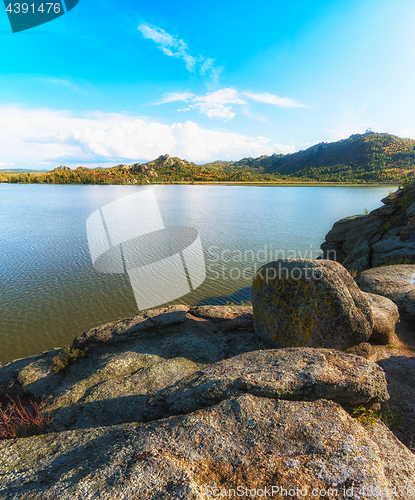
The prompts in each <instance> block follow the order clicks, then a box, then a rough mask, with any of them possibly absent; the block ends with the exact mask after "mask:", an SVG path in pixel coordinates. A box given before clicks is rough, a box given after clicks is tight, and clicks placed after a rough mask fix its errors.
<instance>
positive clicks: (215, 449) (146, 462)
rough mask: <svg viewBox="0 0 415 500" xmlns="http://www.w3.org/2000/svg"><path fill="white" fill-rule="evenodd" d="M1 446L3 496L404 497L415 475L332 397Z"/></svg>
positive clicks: (394, 448)
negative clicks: (298, 493) (384, 493)
mask: <svg viewBox="0 0 415 500" xmlns="http://www.w3.org/2000/svg"><path fill="white" fill-rule="evenodd" d="M378 442H379V444H377V443H378ZM0 450H1V456H2V460H1V465H0V474H1V478H2V481H1V486H0V495H1V498H4V499H9V498H20V497H22V498H23V495H25V494H26V495H30V496H29V498H31V499H41V498H42V499H43V498H59V499H60V500H66V499H68V500H69V499H71V500H74V499H84V498H98V497H99V498H104V499H114V498H120V499H131V498H140V499H143V500H147V499H160V498H163V499H175V500H176V499H208V498H211V497H212V496H213V495H212V491H213V489H217V488H218V489H226V490H229V489H236V488H237V487H241V488H243V490H242V491H245V488H248V489H249V490H253V489H256V490H259V489H261V488H264V487H266V486H268V487H270V486H272V485H274V486H279V487H285V488H290V487H292V488H300V489H301V490H303V491H304V489H305V488H306V489H307V498H312V491H313V489H315V488H318V489H328V488H336V489H337V492H338V493H337V495H336V497H337V498H347V494H345V490H346V489H348V488H350V487H351V486H353V488H362V487H363V486H364V485H366V486H368V485H371V486H373V488H382V490H385V489H388V490H391V489H392V488H394V487H396V490H397V494H396V496H395V497H394V498H397V499H404V498H407V496H406V493H405V491H404V490H403V489H402V486H404V485H406V484H408V485H409V484H410V483H411V481H412V480H413V478H414V475H415V457H414V455H413V454H411V453H410V452H409V450H408V449H407V448H405V447H404V446H403V445H402V444H401V443H399V441H397V440H396V438H395V437H394V436H393V435H392V433H391V432H390V431H389V430H388V429H387V428H386V427H385V426H383V425H382V424H380V423H379V424H377V425H376V428H375V429H366V428H364V427H363V426H362V425H360V424H359V423H358V422H357V421H356V420H354V419H352V418H351V417H350V416H349V415H348V414H347V413H346V412H345V411H344V410H343V409H342V408H341V407H340V406H339V405H337V404H336V403H333V402H329V401H326V400H320V401H316V402H302V401H279V400H270V399H268V398H259V397H256V396H253V395H250V394H249V395H248V394H246V395H242V396H239V397H236V398H232V399H228V400H225V401H223V402H221V403H220V404H218V405H216V406H213V407H211V408H208V409H203V410H199V411H196V412H193V413H191V414H189V415H185V416H179V417H171V418H169V419H166V420H160V421H157V422H152V423H148V424H123V425H116V426H110V427H106V428H98V429H88V430H85V431H80V430H78V431H66V432H61V433H52V434H49V435H44V436H36V437H32V438H26V439H21V440H19V445H18V446H17V443H16V442H7V441H3V442H2V443H0ZM398 487H401V488H398ZM349 497H350V495H349ZM354 497H355V498H363V499H366V498H372V497H371V496H370V494H366V495H359V496H357V494H356V495H355V496H354ZM244 498H248V495H246V496H244Z"/></svg>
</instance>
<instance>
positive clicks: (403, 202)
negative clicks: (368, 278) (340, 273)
mask: <svg viewBox="0 0 415 500" xmlns="http://www.w3.org/2000/svg"><path fill="white" fill-rule="evenodd" d="M414 201H415V188H414V187H412V188H409V187H406V188H404V189H400V190H398V191H396V192H395V193H392V194H391V195H389V196H388V197H386V198H384V199H383V200H382V202H383V203H386V206H383V207H380V208H377V209H376V210H372V212H370V213H369V214H367V215H354V216H351V217H346V218H344V219H341V220H340V221H337V222H336V223H335V224H334V225H333V227H332V229H331V230H330V231H329V232H328V233H327V235H326V238H325V241H324V243H323V244H322V245H321V249H322V250H323V253H322V255H321V258H323V259H332V260H335V261H337V262H341V263H342V264H343V265H344V267H345V268H346V269H348V270H349V271H350V272H351V271H358V272H359V271H363V270H365V269H369V268H371V267H377V266H381V265H387V264H404V263H415V203H413V202H414Z"/></svg>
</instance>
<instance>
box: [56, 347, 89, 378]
mask: <svg viewBox="0 0 415 500" xmlns="http://www.w3.org/2000/svg"><path fill="white" fill-rule="evenodd" d="M85 356H87V349H84V350H82V349H77V348H76V347H71V346H69V345H68V346H66V347H64V348H63V350H62V352H61V353H60V354H59V356H55V357H54V358H53V371H54V372H55V373H59V372H63V371H65V370H66V369H67V368H68V367H69V366H71V365H73V363H75V361H76V360H78V359H79V358H84V357H85Z"/></svg>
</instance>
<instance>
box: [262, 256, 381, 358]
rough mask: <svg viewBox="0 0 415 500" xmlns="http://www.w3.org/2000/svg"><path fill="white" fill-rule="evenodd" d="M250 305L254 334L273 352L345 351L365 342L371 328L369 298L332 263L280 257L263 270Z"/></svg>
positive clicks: (339, 265) (344, 272)
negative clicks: (288, 349) (296, 349)
mask: <svg viewBox="0 0 415 500" xmlns="http://www.w3.org/2000/svg"><path fill="white" fill-rule="evenodd" d="M252 306H253V319H254V326H255V331H256V333H257V335H258V336H259V337H260V338H261V339H262V340H263V341H264V342H266V344H267V345H269V346H270V347H273V348H280V347H304V346H305V347H326V348H332V349H338V350H344V349H347V348H349V347H351V346H354V345H357V344H360V343H361V342H366V341H367V340H368V339H369V338H370V336H371V334H372V330H373V318H372V312H371V308H370V305H369V303H368V300H367V299H366V297H365V296H364V295H363V293H362V292H361V291H360V289H359V287H358V286H357V285H356V283H355V281H354V280H353V278H352V277H351V276H350V274H349V273H348V272H347V270H346V269H345V268H344V267H343V266H342V265H341V264H339V263H338V262H334V261H331V260H306V259H301V260H298V259H280V260H276V261H274V262H270V263H268V264H266V265H264V266H262V267H261V268H260V269H259V270H258V271H257V273H256V275H255V277H254V280H253V284H252Z"/></svg>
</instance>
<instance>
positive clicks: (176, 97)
mask: <svg viewBox="0 0 415 500" xmlns="http://www.w3.org/2000/svg"><path fill="white" fill-rule="evenodd" d="M194 97H196V96H195V94H191V93H190V92H172V93H170V94H166V95H165V96H164V97H163V98H162V100H161V101H160V102H158V103H156V104H166V103H168V102H177V101H184V102H186V101H188V100H189V99H192V98H194Z"/></svg>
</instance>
